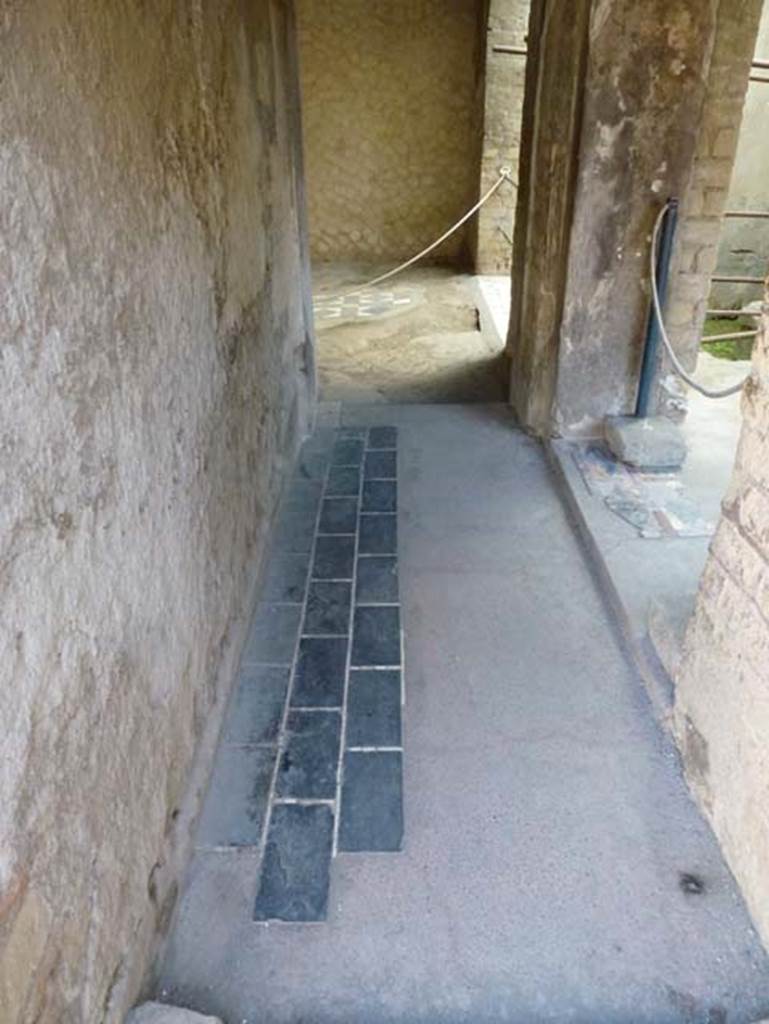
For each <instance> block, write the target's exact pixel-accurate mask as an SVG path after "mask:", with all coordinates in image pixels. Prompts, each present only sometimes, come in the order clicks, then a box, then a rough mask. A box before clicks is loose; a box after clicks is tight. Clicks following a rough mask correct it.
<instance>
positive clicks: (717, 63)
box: [659, 0, 765, 415]
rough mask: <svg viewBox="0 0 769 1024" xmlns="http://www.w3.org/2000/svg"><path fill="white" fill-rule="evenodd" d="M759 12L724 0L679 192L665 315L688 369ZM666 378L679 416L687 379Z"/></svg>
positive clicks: (757, 3)
mask: <svg viewBox="0 0 769 1024" xmlns="http://www.w3.org/2000/svg"><path fill="white" fill-rule="evenodd" d="M760 15H761V0H729V2H726V0H721V2H720V3H719V5H718V15H717V23H716V33H715V39H714V42H713V48H712V54H711V57H710V62H709V65H708V74H707V89H706V94H705V100H704V104H703V108H702V114H701V117H700V120H699V125H698V136H697V150H696V153H695V157H694V161H693V163H692V167H691V172H690V175H689V180H688V181H687V182H686V186H685V188H684V190H683V192H681V193H680V195H681V207H680V216H679V224H678V230H677V232H676V243H675V248H674V252H673V259H672V261H671V266H670V285H669V294H668V301H667V308H666V315H665V321H666V325H667V327H668V333H669V335H670V339H671V341H672V343H673V345H674V346H675V350H676V353H677V354H678V356H679V358H680V359H681V360H682V362H683V363H684V365H685V366H686V367H687V368H688V369H689V370H693V369H694V367H695V365H696V363H697V355H698V352H699V348H700V341H701V338H702V325H703V323H704V321H705V311H706V309H707V306H708V294H709V292H710V278H711V275H712V273H713V271H714V270H715V266H716V258H717V254H718V244H719V238H720V236H721V229H722V220H721V215H722V214H723V211H724V210H725V209H726V206H727V199H728V193H729V181H730V178H731V175H732V168H733V166H734V160H735V152H736V149H737V139H738V133H739V130H740V119H741V117H742V109H743V104H744V102H745V94H746V90H747V87H748V77H749V74H750V61H751V58H752V55H753V49H754V46H755V39H756V33H757V31H758V24H759V18H760ZM764 137H765V136H764ZM761 272H763V268H762V271H761ZM758 295H760V290H759V291H758V292H756V291H755V290H754V292H753V297H754V298H755V297H757V296H758ZM664 368H665V369H667V361H666V362H665V364H664ZM660 383H661V388H660V394H659V404H660V409H661V411H665V412H668V413H671V414H673V415H675V413H676V407H677V406H680V395H681V388H680V385H678V383H677V381H676V379H675V378H673V376H672V374H667V373H663V375H662V379H661V382H660Z"/></svg>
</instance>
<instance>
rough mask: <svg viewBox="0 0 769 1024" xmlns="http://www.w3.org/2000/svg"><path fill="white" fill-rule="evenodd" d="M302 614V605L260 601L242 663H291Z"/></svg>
mask: <svg viewBox="0 0 769 1024" xmlns="http://www.w3.org/2000/svg"><path fill="white" fill-rule="evenodd" d="M301 617H302V607H301V605H286V604H283V605H281V604H269V603H266V602H262V603H260V604H258V605H257V606H256V613H255V615H254V620H253V622H252V623H251V629H250V630H249V633H248V639H247V640H246V646H245V649H244V651H243V658H242V663H243V664H244V665H249V664H251V665H253V664H260V663H261V664H268V665H290V664H291V662H292V661H293V659H294V650H295V648H296V638H297V636H298V635H299V622H300V620H301Z"/></svg>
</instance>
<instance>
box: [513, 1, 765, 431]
mask: <svg viewBox="0 0 769 1024" xmlns="http://www.w3.org/2000/svg"><path fill="white" fill-rule="evenodd" d="M757 5H758V0H740V2H739V3H737V4H731V3H727V2H726V0H707V2H701V0H649V2H648V3H646V4H644V5H639V4H637V3H635V2H634V0H584V3H582V4H576V5H571V6H570V8H569V17H568V18H567V17H564V16H563V13H562V11H561V9H560V5H559V4H558V3H557V2H556V0H537V2H536V3H535V4H534V5H533V8H532V22H531V25H532V28H531V32H530V40H529V51H530V54H529V61H530V62H531V61H535V62H536V67H535V68H533V69H532V70H531V72H530V74H529V75H528V76H527V92H528V95H527V98H526V102H525V105H524V124H523V137H524V142H523V146H524V152H526V160H525V161H523V162H522V164H521V180H520V186H519V197H518V206H517V214H516V216H517V223H516V235H515V242H516V244H515V253H514V265H515V266H516V268H520V273H516V274H515V275H514V283H513V302H512V318H511V333H510V343H509V351H510V354H511V357H512V373H513V377H512V387H511V400H512V404H513V406H514V407H515V409H516V411H517V412H518V414H519V416H520V418H521V421H522V423H523V424H524V425H525V426H527V427H528V428H529V429H531V430H533V431H535V432H537V433H544V434H563V435H567V436H590V435H597V434H600V433H601V431H602V425H603V420H604V418H605V416H607V415H612V414H620V415H621V414H627V413H632V412H633V410H634V408H635V399H636V391H637V385H638V374H639V369H640V361H641V353H642V347H643V340H644V328H645V324H646V318H647V311H648V302H649V273H648V264H649V260H648V254H649V241H650V234H651V228H652V224H653V222H654V218H655V216H656V214H657V212H658V210H659V208H660V206H661V204H662V202H663V201H664V199H665V198H666V197H667V196H669V195H677V196H679V197H682V199H683V200H684V215H683V223H682V228H681V232H680V234H679V246H678V250H677V253H676V264H675V267H674V274H675V276H676V282H677V285H676V288H675V289H674V293H673V295H672V296H671V304H673V305H675V303H676V302H678V301H679V300H680V299H681V297H682V295H683V292H684V291H685V290H686V288H696V289H697V295H698V296H699V297H700V299H701V300H702V301H703V302H704V299H703V298H702V297H703V294H704V292H703V282H705V281H706V280H707V275H708V274H709V271H710V268H711V267H712V256H711V252H712V254H713V256H714V253H715V240H716V238H715V234H716V233H717V227H718V215H719V213H720V207H719V208H718V209H716V205H717V204H718V203H721V205H722V198H721V192H722V191H723V186H724V183H725V178H726V176H727V174H728V168H729V167H730V166H731V159H732V155H733V143H734V139H733V138H732V136H731V135H730V134H728V133H726V134H725V120H726V119H732V127H733V125H734V121H733V119H734V118H736V117H737V118H738V108H739V101H738V94H739V95H741V94H742V92H744V85H745V79H746V78H747V71H746V66H744V65H745V61H746V59H748V60H749V53H750V50H751V45H750V37H751V33H752V34H753V35H754V34H755V31H756V30H757V25H758V21H757V12H756V7H757ZM730 48H736V49H737V50H738V51H739V56H735V55H734V54H733V53H731V50H730ZM746 55H747V56H746ZM552 65H555V67H553V66H552ZM716 99H717V100H718V102H717V103H716ZM709 101H710V104H711V106H712V104H713V103H716V107H717V108H718V110H720V111H721V112H720V113H719V112H718V110H715V112H714V111H712V110H711V109H710V106H709V105H708V104H709ZM735 104H736V108H735ZM724 110H726V111H727V114H726V115H725V114H724V113H723V111H724ZM701 128H702V130H701ZM727 151H728V152H727ZM706 153H707V158H706V156H705V154H706ZM719 154H724V155H719ZM714 190H715V191H714ZM724 195H725V192H724ZM698 204H699V205H698ZM697 210H699V211H700V212H701V213H702V216H703V220H702V221H701V222H700V223H699V224H695V223H694V222H692V221H691V217H692V216H693V214H694V211H697ZM711 210H712V211H713V212H712V214H711V212H710V211H711ZM705 211H708V212H707V216H705ZM711 222H712V223H711ZM714 228H715V229H716V230H715V231H714ZM687 260H688V263H687ZM687 267H688V270H687V269H686V268H687ZM687 275H688V276H687ZM698 330H699V328H697V329H696V330H694V331H693V333H694V334H695V335H696V334H697V331H698ZM689 334H690V336H691V335H692V325H691V324H690V325H689Z"/></svg>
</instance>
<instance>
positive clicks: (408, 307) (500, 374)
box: [313, 264, 508, 402]
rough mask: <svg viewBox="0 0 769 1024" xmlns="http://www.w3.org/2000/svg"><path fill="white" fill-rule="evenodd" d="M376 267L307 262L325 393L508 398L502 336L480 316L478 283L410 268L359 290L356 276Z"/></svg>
mask: <svg viewBox="0 0 769 1024" xmlns="http://www.w3.org/2000/svg"><path fill="white" fill-rule="evenodd" d="M381 269H382V268H377V267H361V266H356V265H351V264H325V265H324V264H320V265H319V266H317V267H314V268H313V278H314V285H315V300H314V305H315V326H316V330H317V340H318V347H317V354H318V378H319V383H320V392H321V397H322V398H323V399H324V400H326V401H344V402H498V401H504V399H505V398H506V393H507V386H508V384H507V378H508V368H507V363H506V359H505V356H504V354H503V352H504V347H505V346H504V340H503V339H502V338H500V336H499V335H498V333H497V331H496V330H495V328H494V325H493V324H492V323H490V322H488V318H485V317H484V316H482V313H481V307H483V305H484V303H483V300H482V297H481V295H480V294H479V291H478V280H479V279H478V278H475V277H473V276H472V275H471V274H463V273H459V272H457V271H453V270H449V269H447V268H443V267H412V268H411V269H410V270H407V271H406V272H405V273H402V274H399V275H398V276H397V277H396V278H394V279H393V280H392V281H386V282H384V283H383V284H381V285H378V286H376V287H375V288H363V289H360V290H358V289H357V287H356V284H355V282H357V281H361V280H367V279H370V278H371V277H373V276H374V275H375V274H376V273H378V272H379V271H380V270H381ZM384 269H385V270H389V269H390V268H389V267H385V268H384Z"/></svg>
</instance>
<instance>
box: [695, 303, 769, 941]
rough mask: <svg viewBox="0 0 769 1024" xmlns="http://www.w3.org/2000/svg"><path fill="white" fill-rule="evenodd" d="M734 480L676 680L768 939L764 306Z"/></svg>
mask: <svg viewBox="0 0 769 1024" xmlns="http://www.w3.org/2000/svg"><path fill="white" fill-rule="evenodd" d="M742 412H743V427H742V433H741V437H740V442H739V446H738V450H737V458H736V463H735V467H734V473H733V475H732V479H731V483H730V485H729V488H728V491H727V493H726V496H725V498H724V502H723V512H722V516H721V520H720V523H719V525H718V529H717V532H716V534H715V537H714V539H713V542H712V544H711V548H710V554H709V557H708V560H707V563H706V566H705V571H704V574H703V577H702V581H701V583H700V588H699V594H698V597H697V602H696V607H695V612H694V616H693V618H692V620H691V622H690V624H689V628H688V631H687V634H686V638H685V642H684V651H683V655H682V661H681V667H680V669H679V671H678V674H677V678H676V701H675V728H676V733H677V738H678V743H679V746H680V748H681V751H682V755H683V761H684V766H685V770H686V774H687V777H688V779H689V782H690V784H691V786H692V788H693V790H694V792H695V794H696V795H697V797H698V799H699V802H700V804H701V806H702V808H703V809H704V811H705V813H706V814H707V816H708V817H709V819H710V821H711V823H712V825H713V828H714V830H715V832H716V835H717V836H718V839H719V841H720V843H721V847H722V849H723V851H724V854H725V856H726V859H727V861H728V863H729V865H730V867H731V869H732V871H733V872H734V875H735V877H736V878H737V881H738V883H739V885H740V888H741V889H742V892H743V895H744V896H745V899H746V901H747V904H748V907H749V909H750V911H751V913H752V916H753V919H754V921H755V922H756V925H757V926H758V929H759V931H760V933H761V935H762V937H763V940H764V943H765V944H767V943H769V878H768V877H767V872H766V864H767V860H769V819H768V818H767V814H766V808H767V805H768V803H769V699H768V697H767V685H766V684H767V675H766V666H767V664H769V457H768V455H769V306H766V305H765V306H764V316H763V323H762V332H761V335H760V336H759V339H758V341H757V344H756V346H755V350H754V358H753V375H752V378H751V380H750V382H749V384H748V386H747V387H746V388H745V391H744V393H743V400H742Z"/></svg>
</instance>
